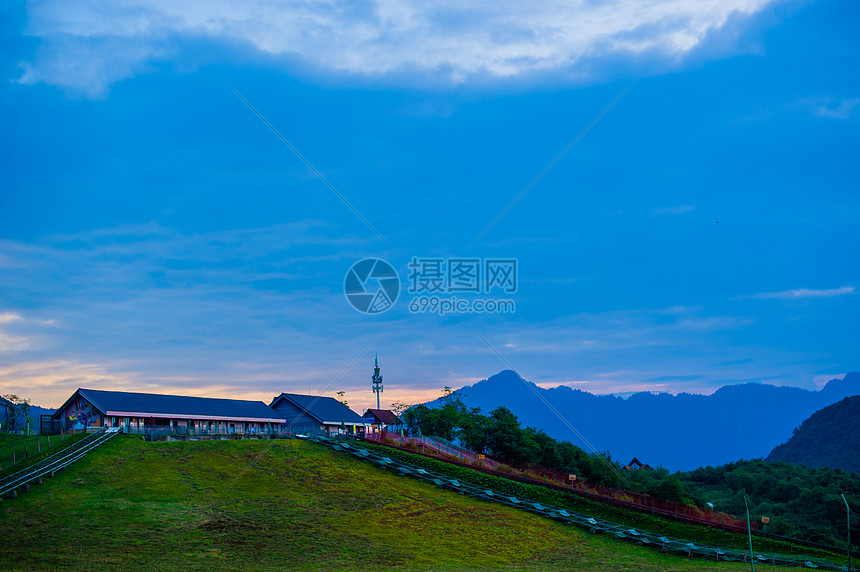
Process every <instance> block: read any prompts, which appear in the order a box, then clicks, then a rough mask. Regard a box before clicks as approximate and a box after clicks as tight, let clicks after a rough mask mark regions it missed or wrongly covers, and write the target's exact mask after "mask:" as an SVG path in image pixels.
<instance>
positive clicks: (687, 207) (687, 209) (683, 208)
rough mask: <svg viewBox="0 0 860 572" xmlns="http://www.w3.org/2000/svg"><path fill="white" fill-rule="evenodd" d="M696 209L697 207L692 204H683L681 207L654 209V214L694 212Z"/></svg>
mask: <svg viewBox="0 0 860 572" xmlns="http://www.w3.org/2000/svg"><path fill="white" fill-rule="evenodd" d="M694 210H696V207H694V206H692V205H683V206H680V207H663V208H659V209H654V214H657V215H682V214H687V213H690V212H693V211H694Z"/></svg>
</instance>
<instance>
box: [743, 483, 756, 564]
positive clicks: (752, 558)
mask: <svg viewBox="0 0 860 572" xmlns="http://www.w3.org/2000/svg"><path fill="white" fill-rule="evenodd" d="M744 506H745V507H747V537H749V541H750V569H751V570H752V572H755V558H754V557H753V551H752V527H751V526H750V505H749V504H748V503H747V497H746V495H744Z"/></svg>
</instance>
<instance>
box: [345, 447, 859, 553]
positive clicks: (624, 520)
mask: <svg viewBox="0 0 860 572" xmlns="http://www.w3.org/2000/svg"><path fill="white" fill-rule="evenodd" d="M361 446H362V447H365V448H367V449H370V450H372V451H374V452H375V453H377V454H380V455H387V456H389V457H391V458H394V459H398V460H401V461H403V462H406V463H412V464H414V465H417V466H420V467H424V468H426V469H429V470H432V471H435V472H438V473H442V474H445V475H448V476H450V477H453V478H456V479H460V480H462V481H465V482H469V483H473V484H475V485H478V486H483V487H488V488H491V489H493V490H495V491H499V492H502V493H506V494H510V495H515V496H518V497H520V498H523V499H528V500H533V501H538V502H541V503H546V504H548V505H553V506H559V507H563V508H567V509H571V510H574V511H577V512H581V513H584V514H588V515H590V516H593V517H595V518H601V519H604V520H607V521H610V522H614V523H616V524H620V525H623V526H630V527H632V528H636V529H639V530H643V531H648V532H651V533H654V534H660V535H665V536H670V537H675V538H679V539H683V540H685V541H691V542H694V543H696V544H700V545H706V546H717V547H720V548H732V549H736V550H746V549H747V546H748V540H747V535H746V534H744V533H739V532H730V531H725V530H722V529H719V528H711V527H707V526H700V525H696V524H686V523H683V522H678V521H675V520H673V519H670V518H664V517H659V516H652V515H650V514H648V513H642V512H638V511H631V510H627V509H624V508H619V507H613V506H611V505H607V504H603V503H599V502H596V501H592V500H589V499H585V498H583V497H580V496H577V495H575V494H570V493H565V492H561V491H558V490H554V489H550V488H547V487H543V486H539V485H531V484H524V483H520V482H517V481H513V480H508V479H503V478H499V477H495V476H492V475H486V474H484V473H481V472H478V471H475V470H472V469H468V468H464V467H459V466H456V465H451V464H448V463H444V462H442V461H439V460H437V459H431V458H428V457H423V456H420V455H415V454H412V453H408V452H405V451H399V450H396V449H392V448H390V447H384V446H382V445H376V444H372V443H363V444H362V445H361ZM754 549H755V550H756V552H766V553H774V554H787V555H795V556H801V555H802V556H810V557H816V558H822V559H825V560H831V561H833V562H837V563H838V562H841V561H842V558H843V556H844V554H843V553H841V552H832V551H829V550H822V549H818V548H813V547H809V546H803V545H798V544H791V543H788V542H783V541H779V540H774V539H770V538H761V537H756V538H755V539H754Z"/></svg>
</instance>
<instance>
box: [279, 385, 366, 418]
mask: <svg viewBox="0 0 860 572" xmlns="http://www.w3.org/2000/svg"><path fill="white" fill-rule="evenodd" d="M282 399H286V400H287V401H289V402H290V403H292V404H293V405H295V406H296V407H298V408H299V409H301V410H302V411H304V412H305V413H307V414H308V415H310V416H311V417H313V418H314V419H316V420H317V421H319V422H320V423H324V424H325V423H327V424H330V425H331V424H337V423H340V422H344V423H348V424H350V425H354V424H358V425H364V424H365V421H364V419H362V418H361V417H359V415H358V413H356V412H355V411H353V410H352V409H350V408H349V407H347V406H346V405H344V404H343V403H341V402H340V401H338V400H337V399H335V398H334V397H321V396H317V395H301V394H298V393H282V394H280V395H279V396H277V397H276V398H275V399H273V400H272V402H271V403H270V404H269V407H274V406H275V404H276V403H277V402H278V401H280V400H282Z"/></svg>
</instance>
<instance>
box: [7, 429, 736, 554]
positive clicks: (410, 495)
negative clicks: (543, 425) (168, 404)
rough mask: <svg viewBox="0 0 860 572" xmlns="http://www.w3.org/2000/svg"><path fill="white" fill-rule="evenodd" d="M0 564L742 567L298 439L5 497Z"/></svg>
mask: <svg viewBox="0 0 860 572" xmlns="http://www.w3.org/2000/svg"><path fill="white" fill-rule="evenodd" d="M270 446H271V448H270V449H268V451H267V452H266V454H264V455H263V456H262V457H260V458H259V460H258V462H256V463H255V464H251V463H252V462H253V461H254V460H255V459H256V458H257V456H258V455H259V453H261V452H263V451H264V450H267V448H269V447H270ZM249 465H250V468H248V467H249ZM246 468H247V471H246V472H244V474H243V471H245V470H246ZM239 475H242V477H241V478H240V479H239V480H238V481H237V482H235V484H233V481H234V479H235V478H236V477H237V476H239ZM0 563H2V564H0V566H2V567H3V568H39V569H44V568H55V567H59V566H75V567H77V568H84V569H104V568H109V567H115V566H122V567H123V568H132V567H134V568H138V567H140V568H143V567H145V568H147V569H177V568H184V569H192V570H195V569H214V570H220V569H230V570H237V569H276V568H277V569H284V568H288V569H302V570H304V569H320V570H322V569H325V570H345V569H350V570H367V569H392V570H409V569H412V570H431V569H432V570H439V569H457V570H460V569H476V568H492V569H512V570H541V569H544V570H558V569H576V570H691V571H692V570H713V569H720V570H729V571H731V570H744V569H745V568H744V567H743V566H741V565H730V564H722V563H721V564H717V563H712V562H705V561H697V560H692V561H690V560H687V559H684V558H680V557H675V556H665V555H661V554H660V553H659V552H657V551H654V550H651V549H647V548H643V547H638V546H635V545H630V544H626V543H622V542H619V541H616V540H614V539H611V538H605V537H599V536H593V535H589V534H587V533H585V532H582V531H579V530H576V529H574V528H572V527H568V526H564V525H561V524H558V523H555V522H551V521H549V520H547V519H543V518H541V517H538V516H536V515H532V514H529V513H525V512H522V511H519V510H517V509H512V508H507V507H504V506H498V505H494V504H490V503H484V502H481V501H478V500H475V499H471V498H468V497H465V496H462V495H458V494H456V493H453V492H450V491H445V490H441V489H438V488H436V487H434V486H432V485H428V484H424V483H421V482H417V481H414V480H411V479H407V478H403V477H398V476H395V475H393V474H389V473H387V472H386V471H383V470H381V469H378V468H376V467H374V466H372V465H369V464H366V463H362V462H361V461H358V460H355V459H352V458H350V457H348V456H346V455H343V454H340V453H337V452H335V451H332V450H330V449H328V448H326V447H323V446H319V445H316V444H313V443H307V442H304V441H274V442H271V441H250V440H249V441H195V442H171V443H167V442H158V443H144V442H143V441H141V440H140V439H139V438H135V437H131V436H120V437H117V438H115V439H113V440H112V441H110V442H109V443H107V444H106V445H105V446H104V448H102V449H100V450H98V451H97V452H96V453H94V454H93V455H90V456H89V457H88V458H86V459H84V460H82V461H80V462H79V463H77V464H76V465H74V466H73V467H71V468H70V469H68V470H65V471H62V472H61V473H59V474H58V475H57V476H56V477H55V478H54V479H49V480H46V482H45V484H43V485H39V486H35V487H34V488H33V490H32V491H31V492H29V493H25V494H23V495H21V496H20V497H19V498H18V499H12V500H10V499H6V500H4V501H3V502H2V504H0Z"/></svg>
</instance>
